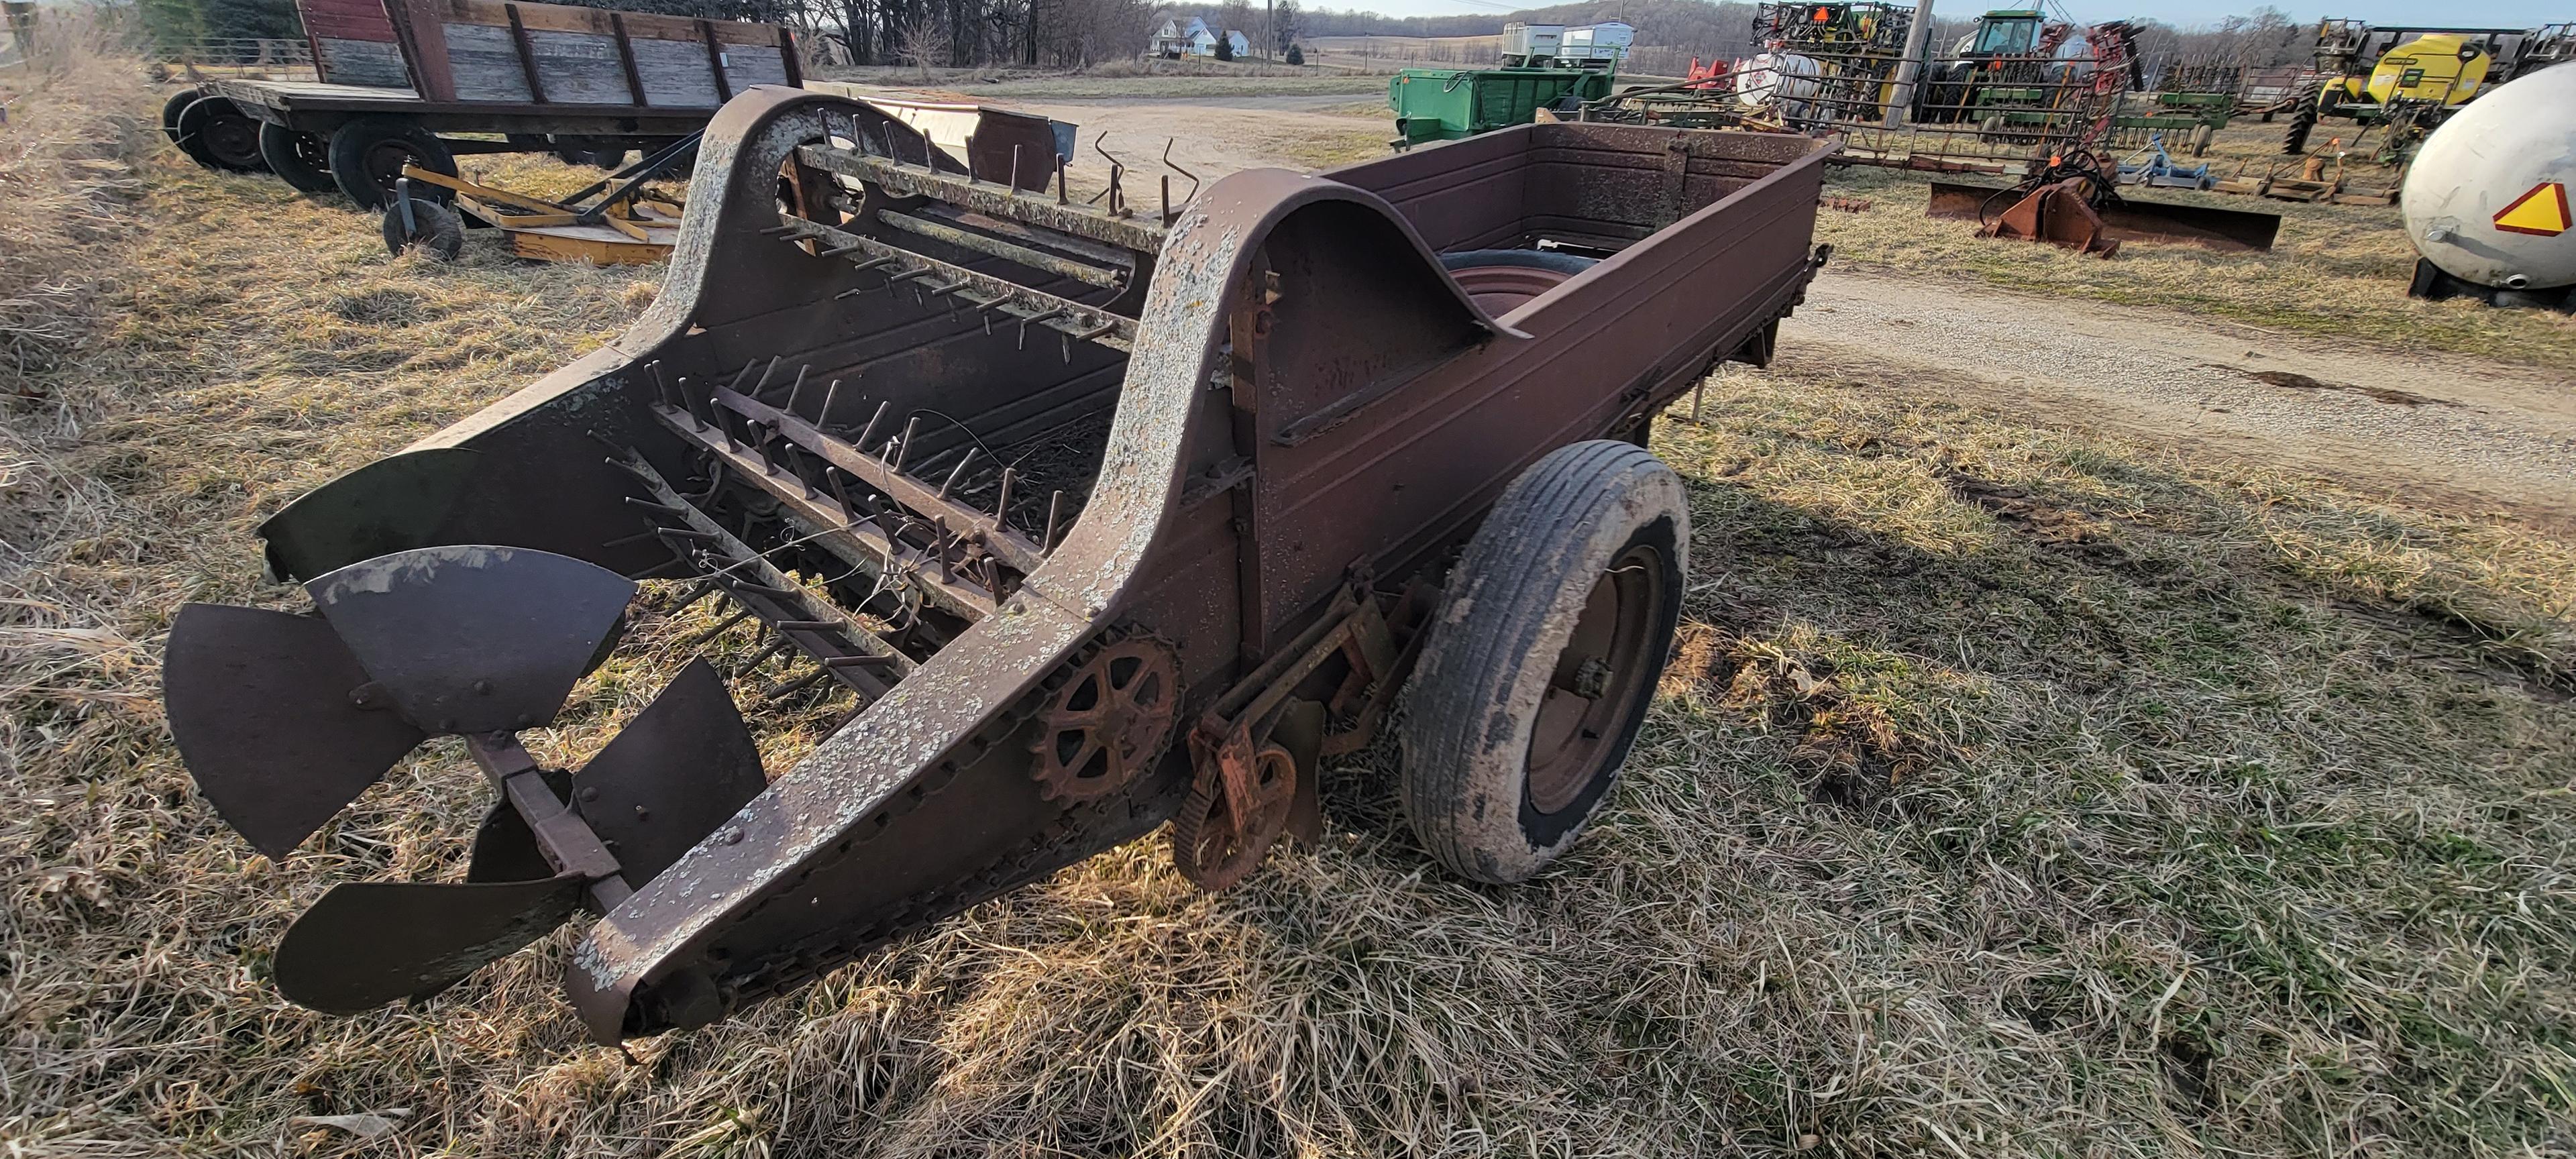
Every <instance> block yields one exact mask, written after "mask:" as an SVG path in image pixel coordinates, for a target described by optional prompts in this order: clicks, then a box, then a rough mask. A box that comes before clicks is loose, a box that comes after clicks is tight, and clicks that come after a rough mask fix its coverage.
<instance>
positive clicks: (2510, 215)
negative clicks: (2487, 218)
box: [2495, 181, 2571, 237]
mask: <svg viewBox="0 0 2576 1159" xmlns="http://www.w3.org/2000/svg"><path fill="white" fill-rule="evenodd" d="M2570 224H2571V223H2570V222H2569V220H2568V216H2567V186H2566V184H2565V183H2564V182H2558V181H2543V182H2541V183H2540V184H2538V185H2534V186H2532V187H2531V191H2530V192H2528V193H2525V194H2523V195H2522V196H2520V197H2517V198H2514V199H2513V204H2511V205H2508V206H2505V207H2504V208H2503V209H2500V210H2497V211H2496V215H2495V227H2496V228H2497V229H2500V230H2504V231H2505V232H2507V233H2527V234H2533V235H2535V236H2538V237H2556V236H2558V235H2559V234H2562V233H2565V232H2567V228H2568V226H2569V225H2570Z"/></svg>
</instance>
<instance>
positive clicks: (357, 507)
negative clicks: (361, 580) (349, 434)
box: [259, 447, 483, 580]
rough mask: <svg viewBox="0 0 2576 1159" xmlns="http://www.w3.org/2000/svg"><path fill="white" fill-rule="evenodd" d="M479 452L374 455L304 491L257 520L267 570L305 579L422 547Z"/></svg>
mask: <svg viewBox="0 0 2576 1159" xmlns="http://www.w3.org/2000/svg"><path fill="white" fill-rule="evenodd" d="M482 457H483V456H481V455H479V454H477V453H475V452H473V451H469V450H466V449H465V448H463V447H430V448H427V449H424V450H418V451H405V452H403V453H401V454H399V455H394V456H392V457H390V458H384V459H378V460H376V461H375V462H372V463H369V464H367V465H366V466H363V467H360V468H358V469H357V470H354V471H351V472H349V473H348V474H346V475H342V476H340V477H339V478H337V479H333V480H331V481H330V482H328V483H325V484H323V485H322V486H320V487H318V488H316V489H314V490H312V491H309V492H306V493H305V495H304V497H303V498H301V499H298V500H296V501H295V502H293V503H289V504H287V505H286V506H285V507H284V508H282V509H281V510H279V511H278V513H277V514H275V515H271V516H269V517H268V520H267V521H266V522H264V523H261V524H260V525H259V537H260V538H261V539H265V540H267V541H268V570H269V571H270V572H271V573H273V574H275V575H276V576H277V577H278V578H280V579H286V580H307V579H312V578H313V577H315V576H318V575H321V574H323V573H325V572H328V571H332V570H334V569H337V568H340V567H345V566H347V565H349V564H352V563H356V562H358V561H359V560H363V559H373V558H375V557H377V556H380V555H385V554H389V553H391V552H397V551H405V550H408V549H411V548H415V547H426V546H429V545H430V544H431V543H432V542H433V540H432V537H433V536H435V535H436V534H437V533H438V528H439V524H441V523H442V522H445V521H446V519H447V516H448V512H449V510H450V509H451V508H453V507H455V505H456V499H457V496H458V495H460V494H463V493H464V491H465V488H466V484H467V483H468V482H470V481H471V480H472V479H473V476H474V471H475V467H476V464H477V463H478V462H479V461H480V460H481V459H482Z"/></svg>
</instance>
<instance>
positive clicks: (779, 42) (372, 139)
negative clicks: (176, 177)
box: [163, 0, 803, 208]
mask: <svg viewBox="0 0 2576 1159" xmlns="http://www.w3.org/2000/svg"><path fill="white" fill-rule="evenodd" d="M297 8H298V10H299V11H300V12H301V13H302V15H303V17H304V25H305V30H306V35H307V37H308V39H309V40H310V41H311V43H312V48H313V60H314V64H315V68H316V70H317V72H318V73H319V77H320V79H318V80H313V81H268V80H242V79H227V80H215V81H209V82H207V83H205V84H204V85H202V86H200V87H199V88H196V89H190V90H186V91H184V92H182V93H180V94H177V95H175V96H173V97H172V98H171V100H170V103H169V105H168V106H167V107H165V109H164V111H163V127H164V128H165V130H167V131H168V132H169V133H170V135H171V139H172V140H173V141H174V142H176V143H178V144H179V146H180V147H181V148H182V149H184V150H186V151H187V152H188V153H189V155H190V156H191V157H193V158H194V159H196V160H197V161H198V162H199V163H200V164H203V165H206V166H208V167H210V168H217V169H228V170H235V171H242V172H258V171H267V172H273V173H275V174H277V175H278V176H279V177H281V178H283V179H284V180H285V181H286V182H287V183H288V184H290V185H293V186H295V187H296V188H298V189H301V190H304V191H305V192H308V193H323V192H328V191H331V190H334V189H337V190H339V191H341V192H343V193H346V194H348V195H349V197H350V198H351V199H352V200H355V201H356V202H357V203H358V204H359V205H360V206H362V207H369V208H372V207H375V206H377V205H380V204H382V203H384V201H385V194H386V192H387V191H389V190H390V189H391V188H392V186H393V183H394V181H395V180H396V179H397V178H399V177H400V176H401V175H402V171H403V167H404V166H406V165H417V166H419V167H421V168H423V169H428V170H432V171H435V172H438V173H443V174H446V175H448V176H451V177H452V176H455V175H456V173H457V169H456V162H455V157H456V156H457V155H458V154H474V153H553V154H556V155H557V156H560V157H562V158H563V159H564V160H566V161H570V162H576V163H582V162H587V163H591V164H597V165H599V166H601V167H602V168H608V169H614V168H616V167H617V166H618V165H619V164H620V163H621V162H622V161H623V160H624V159H625V157H626V155H627V153H628V152H629V151H631V150H638V149H640V150H643V151H645V152H647V153H650V152H653V151H655V150H658V149H661V148H663V147H666V146H668V145H669V144H670V143H671V142H673V141H675V140H677V139H679V138H681V137H684V136H687V135H689V134H691V133H695V132H698V131H699V130H701V129H703V128H705V127H706V123H707V121H708V120H709V119H710V118H712V117H714V116H715V112H716V110H717V108H719V107H721V106H722V105H723V104H724V103H725V102H726V101H728V100H731V99H732V98H733V96H734V94H736V93H739V92H743V91H745V90H747V89H749V88H751V87H752V86H754V85H761V84H771V85H787V86H791V87H792V86H795V85H797V84H799V83H801V81H802V80H803V70H802V68H801V67H800V66H799V63H798V60H797V54H796V45H795V40H794V36H793V34H792V33H790V32H789V30H788V29H787V28H785V27H783V26H780V25H776V24H757V23H750V22H746V21H733V20H700V19H689V18H683V17H675V16H660V15H654V14H649V13H639V12H611V11H606V10H603V9H596V8H577V7H571V6H566V5H558V4H521V3H505V2H501V0H298V4H297ZM456 134H475V135H477V136H475V137H459V136H456Z"/></svg>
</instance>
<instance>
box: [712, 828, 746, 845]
mask: <svg viewBox="0 0 2576 1159" xmlns="http://www.w3.org/2000/svg"><path fill="white" fill-rule="evenodd" d="M716 844H718V845H740V844H742V830H740V829H727V830H725V831H724V832H722V833H718V834H716Z"/></svg>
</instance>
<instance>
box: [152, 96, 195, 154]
mask: <svg viewBox="0 0 2576 1159" xmlns="http://www.w3.org/2000/svg"><path fill="white" fill-rule="evenodd" d="M204 95H205V94H204V93H201V92H198V91H197V90H195V89H180V90H179V91H178V92H175V93H172V94H170V99H169V100H166V101H163V102H162V103H161V135H162V136H164V137H168V138H170V143H171V144H173V145H176V144H178V143H179V114H181V113H184V112H187V111H188V106H190V105H193V104H196V103H197V98H199V97H201V96H204Z"/></svg>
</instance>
